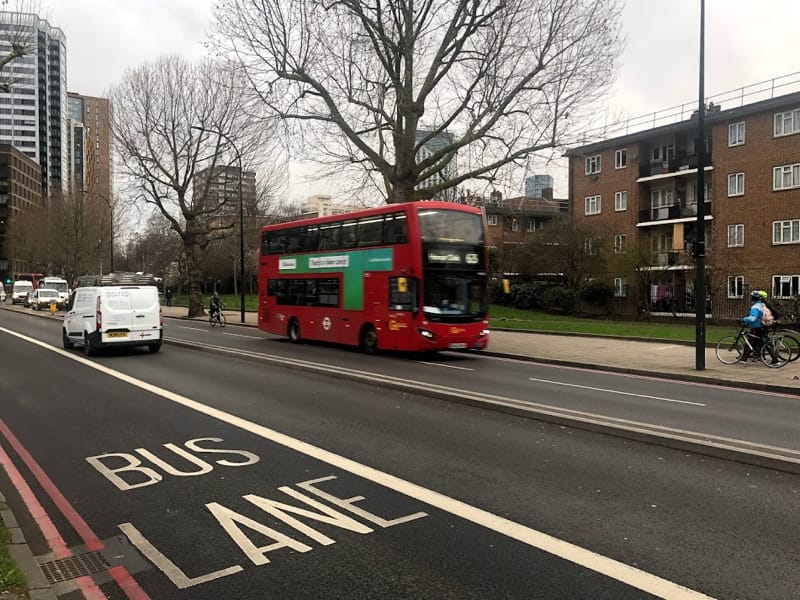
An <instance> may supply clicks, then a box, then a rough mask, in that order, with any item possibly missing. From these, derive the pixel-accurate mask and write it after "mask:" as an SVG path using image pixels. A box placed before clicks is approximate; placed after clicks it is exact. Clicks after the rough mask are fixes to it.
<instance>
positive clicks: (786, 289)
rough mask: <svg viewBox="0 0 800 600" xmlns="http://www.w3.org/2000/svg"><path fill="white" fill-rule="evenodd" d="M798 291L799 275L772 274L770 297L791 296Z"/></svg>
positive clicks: (799, 291) (799, 288) (799, 284)
mask: <svg viewBox="0 0 800 600" xmlns="http://www.w3.org/2000/svg"><path fill="white" fill-rule="evenodd" d="M798 293H800V275H773V276H772V297H773V298H791V297H792V296H797V295H798Z"/></svg>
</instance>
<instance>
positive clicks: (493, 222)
mask: <svg viewBox="0 0 800 600" xmlns="http://www.w3.org/2000/svg"><path fill="white" fill-rule="evenodd" d="M486 222H487V223H488V224H489V225H491V226H492V227H495V226H497V215H486Z"/></svg>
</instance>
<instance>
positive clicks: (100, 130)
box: [65, 92, 114, 201]
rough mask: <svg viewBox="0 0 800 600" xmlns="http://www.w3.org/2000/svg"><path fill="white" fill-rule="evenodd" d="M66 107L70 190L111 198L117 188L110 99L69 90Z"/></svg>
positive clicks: (108, 199)
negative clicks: (115, 186)
mask: <svg viewBox="0 0 800 600" xmlns="http://www.w3.org/2000/svg"><path fill="white" fill-rule="evenodd" d="M67 107H68V108H67V115H68V119H67V122H68V126H67V131H68V139H67V145H66V147H65V148H66V152H67V154H68V165H67V169H68V178H67V179H68V181H69V187H70V190H71V191H72V192H73V193H74V192H77V191H80V190H85V191H86V192H87V193H89V194H96V195H98V196H100V197H101V198H103V199H106V200H107V201H110V199H111V196H112V193H113V191H114V189H113V175H114V170H113V163H112V160H111V121H110V117H111V106H110V103H109V101H108V99H107V98H96V97H94V96H84V95H81V94H77V93H75V92H68V93H67Z"/></svg>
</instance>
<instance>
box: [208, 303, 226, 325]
mask: <svg viewBox="0 0 800 600" xmlns="http://www.w3.org/2000/svg"><path fill="white" fill-rule="evenodd" d="M223 308H224V307H223V306H222V305H221V304H220V307H219V309H218V310H213V311H211V313H210V314H209V315H208V322H209V323H210V324H211V327H216V326H217V325H219V326H220V327H225V315H224V314H223V313H222V309H223Z"/></svg>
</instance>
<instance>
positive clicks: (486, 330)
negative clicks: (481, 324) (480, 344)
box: [478, 329, 489, 337]
mask: <svg viewBox="0 0 800 600" xmlns="http://www.w3.org/2000/svg"><path fill="white" fill-rule="evenodd" d="M487 335H489V330H488V329H481V332H480V333H479V334H478V336H479V337H486V336H487Z"/></svg>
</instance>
